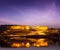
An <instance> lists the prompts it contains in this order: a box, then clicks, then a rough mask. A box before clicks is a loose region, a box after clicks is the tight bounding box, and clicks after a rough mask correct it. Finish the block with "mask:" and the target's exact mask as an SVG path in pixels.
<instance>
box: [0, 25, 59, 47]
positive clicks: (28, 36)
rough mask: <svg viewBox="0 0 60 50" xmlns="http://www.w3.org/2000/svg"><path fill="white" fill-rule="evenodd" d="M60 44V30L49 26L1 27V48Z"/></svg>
mask: <svg viewBox="0 0 60 50" xmlns="http://www.w3.org/2000/svg"><path fill="white" fill-rule="evenodd" d="M52 44H58V45H59V44H60V29H57V28H48V26H34V27H30V26H22V25H0V47H13V48H21V47H27V48H29V47H31V46H34V47H48V45H52Z"/></svg>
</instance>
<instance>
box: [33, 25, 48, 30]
mask: <svg viewBox="0 0 60 50" xmlns="http://www.w3.org/2000/svg"><path fill="white" fill-rule="evenodd" d="M33 28H34V29H35V30H42V31H45V30H47V29H48V27H47V26H35V27H33Z"/></svg>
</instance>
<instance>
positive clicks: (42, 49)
mask: <svg viewBox="0 0 60 50" xmlns="http://www.w3.org/2000/svg"><path fill="white" fill-rule="evenodd" d="M59 49H60V47H59V45H49V46H48V47H39V48H36V47H30V48H0V50H59Z"/></svg>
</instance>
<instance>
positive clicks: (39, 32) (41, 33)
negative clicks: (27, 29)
mask: <svg viewBox="0 0 60 50" xmlns="http://www.w3.org/2000/svg"><path fill="white" fill-rule="evenodd" d="M37 33H38V35H46V33H44V32H41V31H37Z"/></svg>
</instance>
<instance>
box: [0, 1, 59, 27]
mask: <svg viewBox="0 0 60 50" xmlns="http://www.w3.org/2000/svg"><path fill="white" fill-rule="evenodd" d="M0 24H19V25H30V26H35V25H47V26H49V27H60V0H0Z"/></svg>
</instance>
